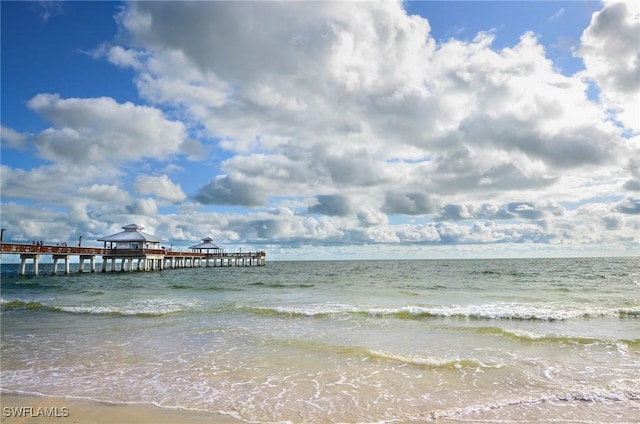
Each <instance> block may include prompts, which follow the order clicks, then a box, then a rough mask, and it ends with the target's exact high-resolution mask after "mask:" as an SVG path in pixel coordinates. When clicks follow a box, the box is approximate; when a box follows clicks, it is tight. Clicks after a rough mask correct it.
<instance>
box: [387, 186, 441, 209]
mask: <svg viewBox="0 0 640 424" xmlns="http://www.w3.org/2000/svg"><path fill="white" fill-rule="evenodd" d="M434 210H435V206H434V203H433V201H432V200H431V198H430V197H429V195H428V194H425V193H399V192H395V191H388V192H386V193H385V201H384V205H383V207H382V211H383V212H385V213H387V214H390V215H394V214H405V215H424V214H428V213H431V212H433V211H434Z"/></svg>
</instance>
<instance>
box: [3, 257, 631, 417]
mask: <svg viewBox="0 0 640 424" xmlns="http://www.w3.org/2000/svg"><path fill="white" fill-rule="evenodd" d="M46 272H47V270H46V269H45V266H41V274H46ZM1 288H2V293H1V296H2V302H1V303H2V317H1V318H2V322H1V325H2V351H1V353H2V357H1V365H2V369H1V377H2V380H1V384H2V390H3V391H5V392H12V393H33V394H44V395H51V396H69V397H77V398H90V399H96V400H101V401H108V402H132V403H149V404H154V405H158V406H162V407H167V408H186V409H194V410H204V411H210V412H212V413H218V412H222V413H224V414H229V415H232V416H235V417H238V418H241V419H243V420H245V421H250V422H293V423H299V422H300V423H301V422H308V423H317V422H350V423H351V422H424V421H432V420H437V421H438V422H448V421H456V422H460V421H462V422H465V421H481V422H498V421H499V422H540V421H550V422H602V423H609V422H639V420H640V419H639V418H638V417H640V379H639V377H638V376H639V375H640V259H639V258H606V259H594V258H589V259H531V260H522V259H518V260H451V261H444V260H433V261H428V260H425V261H354V262H271V263H268V264H267V266H266V267H254V268H195V269H177V270H165V271H162V272H125V273H121V272H117V273H105V274H102V273H97V274H87V273H84V274H72V275H69V276H54V277H52V276H45V275H41V276H39V277H29V276H27V277H18V276H17V267H16V266H14V265H3V267H2V286H1Z"/></svg>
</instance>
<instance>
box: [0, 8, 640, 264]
mask: <svg viewBox="0 0 640 424" xmlns="http://www.w3.org/2000/svg"><path fill="white" fill-rule="evenodd" d="M0 5H1V8H2V46H1V47H2V48H1V55H2V57H1V59H2V63H1V64H2V75H1V77H2V81H1V83H2V86H1V88H2V90H1V112H2V114H1V121H2V122H1V124H2V145H1V154H2V156H1V164H2V168H1V175H0V176H1V177H2V179H1V184H2V185H1V187H0V188H1V189H2V191H1V196H2V204H1V208H2V217H1V223H2V227H3V228H5V229H6V231H7V232H6V238H7V239H10V240H13V241H26V242H30V241H31V240H34V239H37V240H42V239H44V240H46V241H49V242H61V241H74V240H77V239H78V237H79V236H83V238H84V240H86V241H87V242H89V243H90V241H91V240H94V239H97V238H100V237H102V236H104V235H107V234H111V233H114V232H117V231H119V229H120V227H122V226H124V225H127V224H129V223H136V224H139V225H142V226H143V227H145V228H146V231H147V232H150V233H152V234H155V235H158V236H159V237H162V238H163V239H165V240H167V244H170V243H172V244H173V245H174V246H176V247H186V246H189V245H191V244H193V242H196V241H198V240H200V239H201V238H203V237H205V236H211V237H213V238H214V239H215V240H216V242H217V243H219V244H221V245H223V246H225V247H226V248H227V249H229V250H236V249H238V248H242V249H264V250H267V251H268V252H269V253H270V257H271V258H274V259H281V260H287V259H313V258H319V259H329V258H347V259H354V258H368V257H372V258H396V257H398V258H409V257H410V258H413V257H415V258H429V257H485V256H563V255H571V256H575V255H594V254H604V255H618V254H625V255H628V254H638V243H639V242H640V236H639V232H640V159H638V157H640V154H638V153H639V137H638V132H639V131H640V123H639V120H638V114H639V106H638V103H639V97H638V96H639V94H638V93H639V90H640V76H639V69H638V66H639V65H638V62H637V57H638V54H640V52H639V42H638V39H639V28H640V19H639V17H638V5H637V3H636V2H617V1H605V2H583V1H571V2H555V1H544V2H506V1H501V2H485V1H473V2H431V1H424V2H392V1H390V2H382V3H373V2H365V3H359V2H355V3H354V2H313V3H304V2H278V3H272V2H239V3H238V2H193V3H180V2H142V3H125V2H52V1H42V2H2V3H0ZM96 244H97V243H96Z"/></svg>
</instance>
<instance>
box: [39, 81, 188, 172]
mask: <svg viewBox="0 0 640 424" xmlns="http://www.w3.org/2000/svg"><path fill="white" fill-rule="evenodd" d="M28 106H29V108H30V109H32V110H34V111H35V112H37V113H38V114H40V115H41V116H42V117H44V118H45V119H47V120H49V121H50V122H52V123H53V125H54V127H51V128H48V129H46V130H44V131H42V132H41V133H40V134H38V135H37V136H36V146H37V147H38V150H39V152H40V154H41V155H42V156H43V157H44V158H46V159H49V160H52V161H61V162H73V163H94V162H102V163H105V162H109V161H113V160H116V161H131V160H137V159H141V158H144V157H149V158H156V159H164V158H167V157H168V156H169V155H171V154H174V153H178V152H179V147H180V145H181V144H182V143H183V142H184V141H185V140H186V138H187V136H186V131H185V126H184V124H182V123H181V122H177V121H169V120H167V119H166V118H165V117H164V116H163V113H162V112H161V111H160V110H158V109H154V108H151V107H147V106H137V105H134V104H133V103H129V102H127V103H122V104H121V103H117V102H116V101H115V100H114V99H112V98H109V97H102V98H93V99H80V98H70V99H62V98H60V96H58V95H57V94H38V95H37V96H35V97H34V98H32V99H31V100H29V102H28Z"/></svg>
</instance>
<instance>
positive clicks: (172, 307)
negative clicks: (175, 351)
mask: <svg viewBox="0 0 640 424" xmlns="http://www.w3.org/2000/svg"><path fill="white" fill-rule="evenodd" d="M195 306H196V305H195V304H194V302H192V301H190V302H185V301H180V300H163V299H146V300H140V301H137V302H127V303H125V304H122V305H110V306H53V305H49V304H46V303H43V302H39V301H24V300H21V299H14V300H4V299H2V300H0V310H1V311H2V312H3V313H4V312H10V311H21V310H22V311H24V310H27V311H44V312H58V313H68V314H79V315H114V316H138V317H157V316H162V315H168V314H175V313H179V312H185V311H188V310H191V309H193V308H194V307H195Z"/></svg>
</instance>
